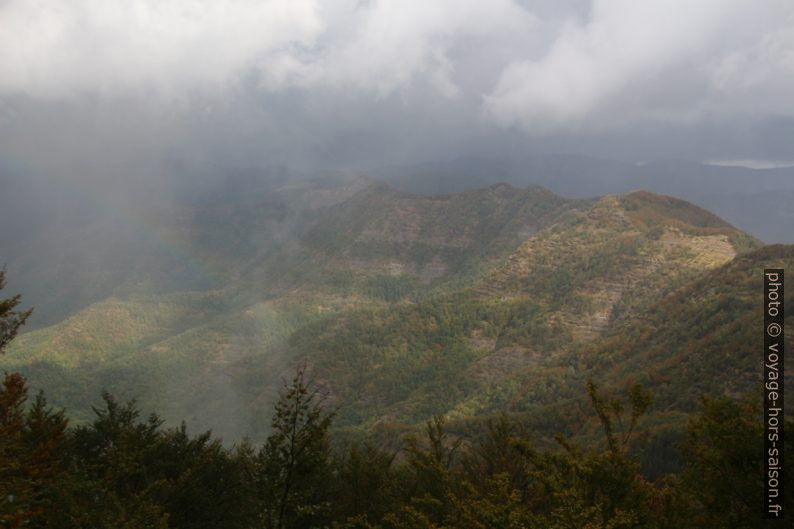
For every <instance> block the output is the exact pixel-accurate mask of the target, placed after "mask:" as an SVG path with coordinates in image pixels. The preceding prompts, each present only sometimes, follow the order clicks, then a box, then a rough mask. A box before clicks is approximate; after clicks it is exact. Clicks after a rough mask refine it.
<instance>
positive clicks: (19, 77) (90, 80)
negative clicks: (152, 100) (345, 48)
mask: <svg viewBox="0 0 794 529" xmlns="http://www.w3.org/2000/svg"><path fill="white" fill-rule="evenodd" d="M322 30H323V21H322V19H321V17H320V13H319V4H318V2H317V1H316V0H214V1H206V0H168V1H162V0H6V1H5V2H3V3H2V4H0V91H2V92H3V93H5V94H23V95H28V96H33V97H42V98H59V97H69V96H72V95H81V94H85V93H90V94H98V95H110V96H117V95H123V96H128V95H130V94H141V95H143V96H144V97H149V96H150V95H151V94H153V93H155V94H162V93H170V94H173V93H177V92H180V91H185V90H194V89H199V90H218V89H223V88H224V87H226V86H227V85H228V84H229V83H235V82H237V81H238V78H239V76H241V75H243V74H245V72H246V71H248V70H250V69H251V68H255V67H260V68H267V66H268V65H275V66H276V67H277V66H278V65H279V64H280V63H283V62H284V61H287V60H289V57H290V56H291V54H292V53H293V52H292V50H293V48H295V47H300V46H310V45H311V44H312V43H313V42H314V39H316V38H317V36H318V35H319V34H320V33H321V32H322Z"/></svg>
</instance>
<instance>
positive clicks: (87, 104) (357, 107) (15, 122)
mask: <svg viewBox="0 0 794 529" xmlns="http://www.w3.org/2000/svg"><path fill="white" fill-rule="evenodd" d="M793 27H794V15H793V14H792V7H790V3H789V2H785V1H783V0H771V1H767V2H761V3H759V2H750V1H741V0H720V1H717V0H703V1H700V2H696V3H692V2H685V1H683V0H652V1H645V2H636V1H631V0H611V1H605V0H594V1H593V2H587V1H583V0H576V1H574V0H571V1H566V2H559V1H551V0H546V1H541V0H523V1H517V0H516V1H511V0H491V1H488V2H483V1H476V0H436V1H433V2H427V1H426V0H422V1H420V0H401V1H376V0H371V1H361V0H349V1H343V0H333V1H324V2H320V1H311V0H270V1H262V0H170V1H167V2H163V1H159V0H123V1H122V0H49V1H47V2H38V1H29V0H6V1H5V2H2V3H0V149H2V151H0V158H4V159H8V158H15V159H17V160H18V161H19V163H21V164H23V165H25V166H27V167H29V168H31V169H32V170H33V171H38V172H46V173H50V174H62V175H65V176H67V177H69V178H88V179H91V178H98V177H99V178H108V176H107V175H109V174H116V175H119V176H121V177H123V178H122V179H127V178H128V177H133V176H134V177H139V178H142V177H144V176H147V175H148V176H150V177H151V176H154V177H157V178H159V177H161V176H162V175H161V171H163V169H162V167H161V164H160V161H161V160H163V159H164V158H168V157H183V158H190V159H196V160H199V161H201V160H214V161H217V160H227V161H228V162H229V163H238V164H240V163H244V164H247V165H258V164H273V163H282V164H287V165H295V166H306V167H321V166H331V167H338V168H343V169H344V168H355V167H365V166H368V165H373V164H379V163H401V162H410V161H413V160H420V159H432V158H443V157H448V156H456V155H459V154H462V153H472V152H474V153H480V154H487V155H505V154H509V153H510V152H512V151H516V150H517V151H521V152H524V151H529V152H544V151H569V152H571V151H573V152H584V153H589V154H600V155H604V156H613V157H618V158H625V159H645V158H649V157H663V156H684V157H688V158H696V159H708V160H712V159H728V158H729V159H745V158H758V159H784V158H786V157H787V156H789V153H788V149H789V147H788V145H790V144H791V143H790V142H789V141H788V140H789V139H790V138H792V136H793V135H794V125H792V117H793V116H794V103H792V100H791V98H790V97H789V96H788V94H790V93H792V91H794V51H792V50H794V30H792V28H793Z"/></svg>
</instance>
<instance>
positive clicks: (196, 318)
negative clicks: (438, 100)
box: [3, 179, 577, 436]
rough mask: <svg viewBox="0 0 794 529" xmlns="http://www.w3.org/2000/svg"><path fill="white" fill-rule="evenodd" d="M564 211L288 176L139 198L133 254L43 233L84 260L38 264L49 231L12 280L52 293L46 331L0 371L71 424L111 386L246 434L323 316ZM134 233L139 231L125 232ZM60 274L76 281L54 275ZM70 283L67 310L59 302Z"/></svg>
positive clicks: (17, 348) (469, 263) (445, 279)
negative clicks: (157, 199)
mask: <svg viewBox="0 0 794 529" xmlns="http://www.w3.org/2000/svg"><path fill="white" fill-rule="evenodd" d="M576 204H577V202H576V201H569V200H565V199H562V198H560V197H557V196H555V195H553V194H551V193H549V192H548V191H545V190H542V189H539V188H531V189H525V190H517V189H514V188H510V187H508V186H492V187H490V188H487V189H482V190H479V191H473V192H468V193H462V194H458V195H452V196H447V197H426V196H418V195H412V194H408V193H404V192H399V191H396V190H394V189H391V188H389V187H388V186H385V185H383V184H379V183H377V182H375V181H372V180H368V179H353V180H348V181H345V182H342V183H339V182H336V181H332V182H331V181H320V182H312V183H295V182H290V183H289V184H287V185H285V186H282V187H278V188H276V189H274V190H271V191H269V192H267V193H263V194H262V195H261V196H260V197H259V198H258V199H255V198H252V197H247V200H246V201H245V202H242V203H240V202H232V203H229V202H227V201H216V202H211V203H209V204H192V205H191V204H187V205H181V206H172V207H171V208H170V209H169V210H165V209H162V208H160V207H159V206H158V205H157V204H147V205H146V208H145V209H143V211H142V212H141V213H139V215H140V217H139V218H142V219H143V218H145V221H146V225H145V226H146V227H147V231H146V232H145V237H143V236H142V237H141V238H140V239H138V240H139V241H140V244H139V245H125V244H124V243H125V242H126V241H125V239H124V238H123V237H121V235H120V234H119V233H118V232H117V230H118V229H119V225H118V224H115V223H110V222H105V223H93V224H92V226H93V229H94V231H95V233H96V239H93V241H96V243H97V244H98V248H96V249H94V250H95V251H92V249H91V241H86V240H85V237H86V234H85V233H84V232H77V233H62V231H68V230H65V229H64V228H63V227H62V226H61V227H53V228H52V230H53V231H54V232H56V233H59V234H62V244H61V246H59V247H61V248H72V247H73V245H78V248H80V249H81V250H82V251H79V252H78V251H73V252H72V253H68V254H59V255H57V257H58V258H59V259H60V260H58V259H53V260H50V259H46V258H45V259H42V260H41V261H39V260H37V259H36V258H35V255H36V254H37V252H38V255H39V256H40V257H41V256H43V257H50V256H51V254H48V253H47V251H49V252H53V251H57V249H56V250H52V249H50V248H49V247H48V245H47V243H48V242H49V241H50V238H49V236H50V235H49V233H48V232H47V231H46V230H45V231H44V233H45V234H46V235H47V237H43V238H41V239H36V238H34V239H33V241H32V242H31V243H30V244H29V246H28V247H27V248H26V251H25V252H21V256H18V257H16V258H15V259H12V260H11V261H10V262H9V268H8V270H9V272H8V273H9V275H11V274H12V273H17V274H18V277H17V280H16V283H15V284H14V285H13V288H15V289H16V288H19V286H20V285H25V284H31V283H35V282H37V281H40V285H39V287H38V290H37V289H34V292H37V293H38V292H41V291H43V290H48V291H49V292H50V296H48V297H47V296H44V295H43V294H38V296H34V300H33V302H34V303H40V302H42V301H43V300H44V299H49V300H50V303H52V304H53V305H55V307H53V308H51V309H50V310H49V311H46V308H45V311H46V312H45V315H46V316H47V317H48V318H50V319H55V320H56V321H57V323H54V324H50V325H47V324H46V323H43V324H40V327H39V328H38V329H36V328H34V330H33V331H32V332H28V333H26V334H25V335H22V336H20V337H19V339H18V340H17V341H16V342H15V344H14V347H13V348H12V350H11V351H10V353H9V354H8V355H7V356H6V357H5V358H3V366H4V367H12V368H14V369H20V370H22V371H23V372H25V373H26V374H28V375H29V376H30V377H31V381H32V383H33V385H34V387H42V386H44V387H47V388H48V391H49V392H50V393H51V397H52V399H53V402H55V403H57V404H61V405H66V404H69V408H70V409H73V410H75V412H76V413H77V415H78V417H86V416H87V414H89V413H90V404H91V403H92V402H93V400H92V399H94V400H95V399H96V396H97V395H98V394H99V392H100V391H101V389H103V388H107V389H109V390H111V391H113V392H114V393H118V394H119V395H121V396H137V397H139V398H140V399H141V402H142V404H143V405H145V406H149V407H150V408H155V407H156V408H157V409H158V410H161V411H162V413H163V415H164V416H165V417H166V418H167V419H170V420H174V421H176V420H179V419H181V418H185V419H186V420H188V422H189V423H191V425H194V426H198V427H213V428H215V429H216V430H218V431H220V432H223V433H225V434H227V435H229V436H239V435H242V434H243V433H249V432H250V431H251V430H250V428H251V425H252V424H253V425H254V427H253V428H254V431H256V428H258V426H256V416H257V414H259V413H262V414H263V415H264V414H266V413H267V412H266V411H263V410H269V407H270V403H271V400H272V398H273V397H274V396H275V393H276V392H277V390H278V388H279V380H280V378H281V376H282V375H283V374H284V373H286V372H288V371H289V369H291V368H292V367H293V366H294V358H293V355H292V351H291V350H290V348H289V347H287V346H286V345H285V343H286V340H287V339H288V337H289V336H291V335H292V334H294V333H299V332H301V329H302V328H304V326H305V325H307V324H308V323H310V322H313V321H315V320H318V319H319V320H322V319H325V318H328V317H329V316H330V315H333V314H337V313H340V312H344V311H347V310H351V309H356V310H360V309H362V308H366V307H370V306H378V307H386V306H389V305H390V304H391V303H394V302H397V301H399V300H400V299H402V298H403V297H405V296H407V295H409V294H411V293H418V292H421V291H426V290H428V289H434V288H442V286H443V285H445V284H447V283H450V282H452V283H454V282H460V281H466V278H467V277H470V276H473V275H474V274H476V273H477V271H478V270H480V269H481V268H482V267H487V266H489V265H490V263H491V262H493V261H494V260H498V259H499V258H500V256H503V255H506V254H507V252H509V251H510V250H511V249H513V248H514V247H515V246H516V245H517V244H519V242H520V241H521V240H522V239H523V238H524V237H526V236H527V235H528V234H529V233H532V232H533V231H535V230H538V229H541V228H542V227H544V226H546V225H548V224H550V223H552V222H554V221H555V220H556V219H557V218H558V217H559V216H560V215H563V214H564V212H565V211H568V210H570V209H571V208H573V207H576ZM130 226H133V227H135V228H136V229H137V228H138V227H140V224H131V225H130V224H125V225H124V226H122V228H130ZM131 231H134V230H130V229H124V230H123V231H122V233H130V232H131ZM106 241H107V242H108V244H110V243H111V242H115V244H116V245H111V246H109V247H107V246H105V244H104V242H106ZM80 244H82V246H79V245H80ZM42 247H44V248H46V251H45V250H40V248H42ZM163 249H164V250H166V251H161V250H163ZM102 256H109V257H112V258H113V261H112V262H109V261H108V260H107V259H105V258H103V257H102ZM28 262H34V263H36V264H37V266H27V265H26V263H28ZM61 263H64V264H67V265H68V267H69V268H66V269H64V267H63V265H62V264H61ZM169 265H171V266H170V267H169ZM72 270H79V271H80V272H81V273H80V274H75V275H72V276H71V277H70V278H69V277H66V275H65V274H68V273H70V272H71V271H72ZM190 272H192V274H191V273H190ZM172 274H174V275H176V276H178V278H177V280H171V278H172ZM94 275H96V277H94ZM191 277H192V278H195V280H194V281H192V282H189V281H188V279H190V278H191ZM75 290H76V291H78V292H79V293H80V294H81V296H78V300H77V302H74V301H73V302H72V304H66V306H64V304H63V303H61V300H62V299H64V298H68V297H69V295H70V293H71V292H73V291H75ZM92 298H93V299H92ZM96 298H99V299H98V300H95V299H96ZM26 301H28V302H29V301H30V300H29V299H28V298H27V297H26ZM76 303H80V304H81V305H82V306H81V307H76V308H75V307H74V304H76ZM45 304H46V302H45ZM37 310H38V309H37ZM63 313H66V314H67V315H66V317H64V318H62V319H58V315H60V314H63ZM34 317H35V316H34ZM34 321H35V320H34ZM47 323H49V322H47ZM174 373H178V374H179V376H178V377H175V376H174ZM240 388H241V389H240ZM238 393H241V394H238ZM229 408H234V409H239V410H241V411H240V416H237V415H235V414H230V413H229V412H228V409H229ZM81 414H82V415H81ZM260 420H261V419H260ZM265 422H266V421H265ZM263 424H264V423H263Z"/></svg>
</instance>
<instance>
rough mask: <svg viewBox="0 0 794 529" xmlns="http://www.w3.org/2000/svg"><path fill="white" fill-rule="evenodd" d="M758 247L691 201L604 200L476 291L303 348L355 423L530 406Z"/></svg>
mask: <svg viewBox="0 0 794 529" xmlns="http://www.w3.org/2000/svg"><path fill="white" fill-rule="evenodd" d="M758 244H759V243H758V242H757V241H755V240H753V239H752V238H750V237H748V236H746V235H745V234H743V233H741V232H739V231H738V230H736V229H735V228H733V227H731V226H730V225H728V224H727V223H725V222H724V221H722V220H720V219H719V218H717V217H716V216H714V215H712V214H710V213H708V212H706V211H704V210H702V209H700V208H697V207H695V206H693V205H691V204H688V203H686V202H683V201H678V200H675V199H671V198H669V197H664V196H659V195H653V194H650V193H645V192H637V193H632V194H629V195H626V196H623V197H615V196H609V197H604V198H603V199H600V200H599V201H597V202H595V203H592V204H590V205H589V206H588V207H586V208H577V209H574V210H571V211H569V212H567V213H566V214H565V215H564V216H563V217H561V219H560V220H559V221H558V222H556V223H555V224H553V225H551V226H549V227H547V228H545V229H543V230H540V231H538V232H536V233H535V234H533V235H531V236H529V238H528V239H527V240H526V241H525V242H524V243H523V244H521V245H520V246H519V247H518V248H517V250H516V251H515V252H513V253H512V254H511V255H510V256H508V257H507V258H506V259H504V260H502V262H501V263H499V264H497V265H495V266H494V267H493V268H491V270H490V271H489V272H486V273H485V274H483V275H482V276H481V277H480V278H479V279H478V280H477V281H475V282H474V284H473V285H472V286H468V287H464V288H461V289H459V290H456V291H454V292H451V293H450V292H444V293H439V294H438V295H435V296H430V297H429V298H428V299H419V300H417V301H416V302H415V303H411V304H404V305H402V306H399V307H397V308H390V309H389V310H386V311H381V310H375V311H372V310H364V311H358V312H354V313H349V314H345V315H344V316H341V317H339V318H337V319H327V320H324V321H322V322H318V323H317V324H316V325H315V326H314V327H313V328H311V331H310V332H306V333H302V334H301V335H299V336H296V337H295V338H294V339H293V347H295V348H296V349H297V350H298V353H297V354H296V356H303V357H305V358H307V359H308V361H310V362H311V363H312V364H313V365H314V366H315V368H316V370H317V373H318V377H319V378H321V379H322V380H324V381H326V383H327V385H328V388H329V391H330V392H331V394H332V395H334V396H335V397H336V398H337V399H338V400H339V402H340V406H341V408H340V422H341V423H347V424H349V425H351V426H352V425H356V424H362V423H367V422H371V421H380V420H383V419H384V418H385V419H386V420H391V421H397V422H406V423H413V422H416V421H419V420H422V419H424V418H426V417H427V416H429V415H430V414H434V413H448V414H451V415H453V416H459V417H469V416H473V415H477V414H480V413H488V412H490V411H493V410H495V409H497V408H500V407H505V406H507V407H509V408H512V409H516V410H518V409H522V408H523V409H528V408H531V407H533V406H535V404H536V403H538V402H549V401H552V400H553V399H554V398H555V396H559V395H562V394H563V393H565V391H562V390H563V389H565V386H566V385H567V384H568V381H569V379H570V380H571V381H573V380H574V379H576V384H577V385H576V387H575V388H572V389H574V390H575V391H577V392H580V391H581V385H580V384H579V383H580V382H581V380H580V377H579V374H578V373H577V366H576V365H574V364H572V363H571V361H570V360H569V354H570V353H571V352H572V351H577V350H579V349H580V348H582V347H584V346H586V345H587V344H590V343H591V342H593V341H594V340H598V339H600V337H601V336H603V335H605V334H606V333H607V332H608V331H609V330H610V329H611V328H614V327H615V326H617V325H620V324H621V322H624V321H631V320H633V319H634V318H636V317H637V316H638V314H639V312H640V311H641V310H642V308H643V307H645V306H647V305H649V304H653V303H655V302H657V301H659V300H661V299H662V298H663V297H664V296H665V295H666V294H668V293H669V292H671V291H673V290H674V289H675V288H676V287H678V286H681V285H684V284H686V283H687V282H688V281H691V280H693V279H694V278H696V277H699V276H700V275H702V274H704V273H707V272H708V271H709V270H711V269H715V268H717V267H720V266H722V265H724V264H725V263H728V262H730V261H731V260H732V259H733V258H734V257H735V256H736V254H737V253H738V252H741V251H745V250H747V249H749V248H752V247H755V246H757V245H758ZM524 375H526V377H524ZM571 377H573V378H571Z"/></svg>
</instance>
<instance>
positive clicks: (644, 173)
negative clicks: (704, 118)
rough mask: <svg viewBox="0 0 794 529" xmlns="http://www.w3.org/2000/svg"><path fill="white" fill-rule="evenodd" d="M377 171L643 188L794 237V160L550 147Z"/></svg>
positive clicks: (453, 186)
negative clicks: (697, 158) (603, 153)
mask: <svg viewBox="0 0 794 529" xmlns="http://www.w3.org/2000/svg"><path fill="white" fill-rule="evenodd" d="M372 174H373V175H375V176H377V177H379V178H381V179H383V180H384V181H386V182H389V183H391V184H392V185H394V186H395V187H397V188H399V189H405V190H409V191H413V192H417V193H427V194H433V193H450V192H460V191H464V190H467V189H473V188H478V187H482V186H486V185H490V184H493V183H496V182H508V183H510V184H513V185H516V186H519V187H523V186H527V185H540V186H543V187H545V188H547V189H550V190H551V191H553V192H555V193H558V194H560V195H562V196H565V197H572V198H590V197H596V196H601V195H606V194H623V193H628V192H631V191H634V190H637V189H646V190H648V191H653V192H655V193H663V194H666V195H672V196H676V197H678V198H682V199H685V200H687V201H690V202H694V203H696V204H698V205H700V206H703V207H705V208H707V209H709V210H711V211H714V212H715V213H717V214H718V215H720V216H721V217H723V218H725V219H726V220H727V221H728V222H730V223H732V224H734V225H735V226H738V227H739V228H741V229H742V230H743V231H746V232H748V233H751V234H752V235H754V236H756V237H758V238H760V239H761V240H763V241H766V242H768V243H776V242H777V243H794V232H792V230H791V229H790V228H791V226H792V225H794V200H792V198H793V196H792V193H794V168H793V167H781V168H770V169H750V168H746V167H738V166H724V165H710V164H703V163H697V162H691V161H685V160H656V161H649V162H647V163H642V164H637V163H627V162H621V161H616V160H607V159H601V158H593V157H589V156H581V155H568V154H545V155H534V156H517V157H512V158H506V159H500V160H491V159H487V158H460V159H456V160H449V161H438V162H428V163H422V164H414V165H409V166H398V167H383V168H376V169H374V170H373V171H372Z"/></svg>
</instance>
